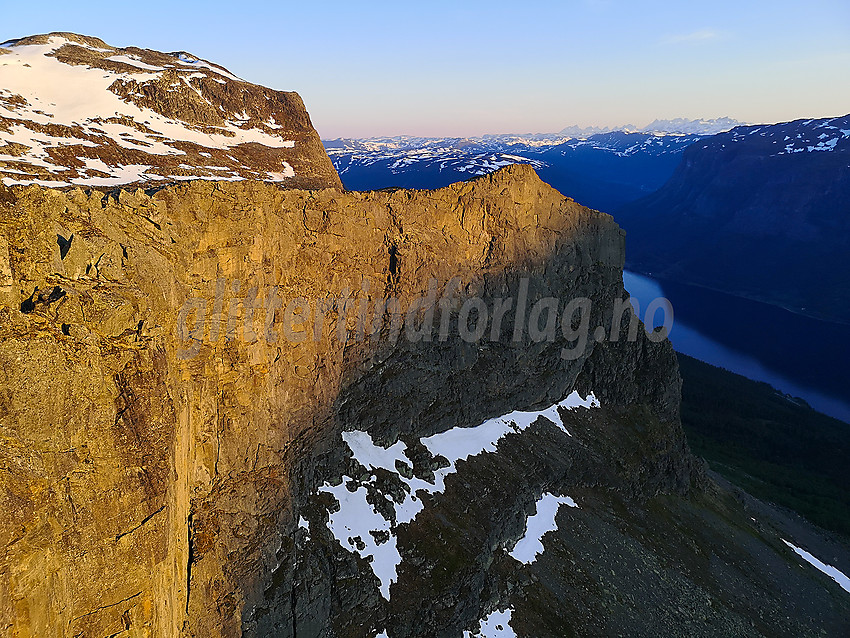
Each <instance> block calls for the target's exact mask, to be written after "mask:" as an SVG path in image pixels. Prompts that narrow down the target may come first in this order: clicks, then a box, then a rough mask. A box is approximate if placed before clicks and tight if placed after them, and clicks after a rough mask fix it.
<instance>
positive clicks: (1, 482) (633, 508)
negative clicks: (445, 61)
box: [0, 166, 848, 638]
mask: <svg viewBox="0 0 850 638" xmlns="http://www.w3.org/2000/svg"><path fill="white" fill-rule="evenodd" d="M623 257H624V235H623V233H622V231H620V229H619V228H618V227H617V225H616V224H615V223H614V222H613V220H612V219H611V217H609V216H607V215H604V214H602V213H598V212H596V211H592V210H589V209H586V208H584V207H582V206H580V205H578V204H576V203H575V202H573V201H572V200H569V199H567V198H564V197H563V196H562V195H561V194H560V193H558V192H557V191H555V190H553V189H552V188H550V187H548V186H547V185H546V184H544V183H543V182H541V181H540V180H539V179H538V178H537V176H536V175H535V174H534V172H533V170H532V169H531V168H529V167H525V166H513V167H508V168H505V169H502V170H500V171H498V172H496V173H494V174H492V175H488V176H485V177H481V178H479V179H477V180H474V181H471V182H465V183H460V184H455V185H452V186H450V187H448V188H444V189H441V190H436V191H404V190H388V191H377V192H369V193H353V192H344V191H341V190H338V189H325V190H314V191H306V190H295V189H292V190H282V189H279V188H277V187H276V186H274V185H270V184H264V183H258V182H244V183H206V182H195V183H191V184H185V185H178V186H172V187H168V188H163V189H161V190H151V191H143V190H135V191H126V190H122V191H112V192H100V191H96V190H90V191H83V190H79V189H77V190H72V191H69V192H60V191H56V190H51V189H45V188H41V187H38V186H29V187H15V188H13V189H11V190H10V189H6V188H0V286H1V287H0V317H2V321H0V371H2V372H0V375H2V377H1V378H0V437H2V442H3V444H2V446H0V511H2V514H3V515H2V517H0V548H2V553H0V634H2V635H10V636H40V637H41V636H56V637H59V636H63V637H64V636H92V637H94V636H98V637H99V636H199V637H200V636H203V637H205V638H206V637H210V636H239V635H247V636H270V635H276V636H296V635H297V636H368V637H369V638H372V637H373V636H376V635H378V634H380V633H381V632H383V633H384V635H388V636H423V635H429V636H431V635H433V636H460V635H461V634H462V632H463V631H475V630H476V629H477V628H478V626H479V621H480V620H481V619H483V618H485V616H487V615H488V614H491V613H492V612H494V611H498V610H505V609H507V608H511V609H512V610H513V616H512V619H511V627H513V628H514V630H515V631H516V632H517V633H518V635H521V636H562V635H573V633H576V634H581V635H589V634H610V633H612V632H616V631H619V632H621V633H628V631H629V627H630V626H639V627H642V628H643V629H644V630H645V631H646V632H649V633H659V632H661V633H664V634H665V635H709V634H710V633H713V632H714V631H715V630H714V629H712V627H721V628H723V629H726V630H728V631H729V632H732V633H734V632H738V633H741V634H743V633H748V634H753V635H755V634H758V633H762V634H765V635H809V634H810V633H814V632H815V631H816V630H817V629H820V628H827V629H835V628H836V627H840V623H841V619H842V618H846V617H847V610H848V604H847V601H846V600H842V599H840V598H838V597H835V596H833V594H832V590H830V588H829V587H830V586H829V585H828V584H827V585H824V584H823V583H822V582H820V581H816V580H813V576H812V575H811V574H807V573H805V574H804V573H798V572H799V567H797V563H796V562H795V560H794V555H793V554H792V553H791V552H790V550H788V549H787V548H786V547H785V546H783V545H782V544H781V543H780V541H779V540H778V538H777V536H776V534H775V533H773V532H771V531H770V530H767V531H765V530H763V529H761V530H760V529H759V528H757V527H755V526H754V525H751V524H750V522H749V520H748V517H746V516H744V515H743V511H742V510H741V507H740V505H739V504H736V503H735V502H734V501H733V500H732V499H730V498H728V497H727V496H726V495H725V493H723V492H722V491H717V490H715V488H713V487H711V484H710V482H707V480H706V479H705V478H704V477H703V475H702V472H701V470H700V468H699V465H698V464H696V463H695V461H694V460H693V458H692V457H691V455H690V454H689V452H688V450H687V445H686V443H685V441H684V436H683V434H682V431H681V428H680V426H679V421H678V401H679V378H678V372H677V367H676V361H675V356H674V354H673V351H672V349H671V347H670V345H669V343H668V342H666V341H660V342H659V341H658V339H657V338H655V337H653V338H650V337H649V336H648V335H646V333H645V332H644V331H643V330H642V329H640V330H637V331H636V332H634V333H633V338H632V339H629V338H628V335H627V332H628V327H629V325H630V322H629V321H626V322H625V323H624V324H623V325H622V326H621V331H620V332H621V333H622V335H621V336H622V338H620V339H618V340H617V341H613V340H612V339H611V336H612V334H613V330H612V321H613V317H612V313H611V308H613V307H614V305H615V304H616V302H617V301H622V300H623V299H624V298H625V293H624V291H623V287H622V264H623ZM454 278H456V279H454ZM523 290H525V291H527V301H526V303H525V311H524V312H522V313H520V314H519V315H517V314H516V312H515V310H516V307H517V306H519V305H520V304H519V300H520V298H521V297H522V296H523V294H524V293H523ZM550 297H551V298H554V299H555V300H556V302H557V304H558V307H559V308H563V306H564V304H565V302H567V301H569V300H572V299H575V298H586V299H587V300H588V302H589V304H588V310H587V311H586V313H585V314H584V315H582V314H581V313H578V314H576V315H574V316H569V318H568V320H567V321H566V322H565V323H563V324H562V325H560V326H559V327H558V330H556V331H553V332H552V333H551V338H550V336H549V335H550V333H549V332H547V329H546V327H545V326H544V325H543V324H544V323H547V322H546V321H544V320H545V319H546V316H545V315H543V314H542V313H539V314H538V316H537V319H538V320H539V321H537V322H536V325H535V323H534V322H531V323H530V324H529V323H528V322H526V321H525V317H527V315H528V314H529V313H530V311H531V309H532V308H534V307H543V306H545V303H544V304H543V305H538V302H539V301H540V300H543V299H546V298H550ZM471 298H476V299H480V300H481V302H482V303H483V304H484V306H485V307H486V308H488V309H489V310H492V309H493V308H494V307H495V304H496V303H497V301H498V300H500V299H501V300H505V299H508V298H510V299H512V300H513V303H514V304H516V306H514V312H513V313H511V312H505V313H504V316H503V319H504V324H503V325H502V327H501V330H498V331H496V332H495V333H494V332H492V330H493V329H492V326H493V324H494V322H495V314H494V313H491V314H490V321H489V322H488V323H487V324H486V327H487V330H486V331H485V332H484V333H483V334H482V336H481V338H470V333H471V332H474V331H475V329H476V328H477V323H476V325H475V326H473V323H475V322H474V321H473V317H474V315H472V316H471V315H470V314H469V312H466V314H464V310H463V308H464V303H465V301H466V300H468V299H471ZM299 299H300V300H299ZM390 299H395V300H397V302H398V307H399V308H402V309H408V308H411V307H413V308H414V309H415V310H414V311H411V312H409V313H408V312H404V313H402V314H400V315H396V314H394V313H393V312H392V309H393V308H394V307H395V306H394V305H393V303H387V301H388V300H390ZM417 300H420V301H417ZM421 300H424V301H421ZM441 300H442V301H443V302H444V303H441ZM414 302H416V303H418V304H419V305H418V306H414ZM364 307H365V308H366V309H367V313H366V315H362V314H361V309H362V308H364ZM376 307H377V308H378V311H377V312H375V311H374V309H375V308H376ZM478 308H479V309H478V311H477V312H481V310H480V306H478ZM307 310H309V314H308V313H307ZM429 310H431V311H433V317H432V319H433V322H431V323H429V322H428V319H429ZM319 315H321V318H319ZM364 316H366V317H367V318H368V321H367V322H366V324H364V323H363V322H362V321H361V318H362V317H364ZM585 316H586V318H587V326H589V328H590V331H591V334H596V333H595V328H597V327H599V328H602V329H603V330H604V331H605V333H606V335H607V337H608V338H607V339H606V340H603V341H597V340H596V339H593V338H590V339H588V340H586V341H583V340H581V339H572V340H570V339H568V337H571V336H574V335H573V333H572V329H573V328H574V327H575V326H574V325H573V324H574V323H575V322H574V321H573V319H579V318H581V317H585ZM374 317H378V318H379V319H383V321H382V322H381V321H379V322H378V326H377V329H375V330H374V331H373V330H372V329H371V327H372V325H373V324H372V321H371V320H372V319H373V318H374ZM393 317H397V318H398V322H397V323H395V322H394V320H393ZM517 317H521V318H522V320H518V319H517ZM444 321H445V325H446V326H447V329H446V330H445V331H444V332H441V330H442V328H443V322H444ZM562 327H565V328H567V330H562V329H561V328H562ZM517 330H518V331H519V333H518V336H519V338H518V339H514V333H515V331H517ZM372 332H374V334H373V335H372V336H371V337H369V335H370V333H372ZM565 333H566V336H565ZM575 334H576V335H577V334H580V332H576V333H575ZM617 334H620V333H619V332H618V333H617ZM443 335H445V336H443ZM573 393H575V394H573ZM591 395H593V397H595V398H594V399H593V400H590V399H589V397H590V396H591ZM568 396H570V397H579V398H580V399H581V400H580V401H579V403H574V404H571V403H569V402H562V399H564V398H565V397H568ZM585 399H587V400H585ZM571 400H572V399H571ZM559 402H561V406H562V407H561V408H559V409H554V408H553V409H549V410H548V411H544V412H543V413H541V416H540V418H537V416H536V415H534V416H532V417H531V418H530V420H529V422H528V423H526V424H525V426H524V427H523V428H521V427H519V426H518V425H516V424H515V423H514V422H515V421H516V420H517V419H518V417H513V421H512V420H511V419H506V420H504V421H503V423H504V424H505V425H504V427H505V428H506V429H505V430H504V432H503V433H502V434H500V435H499V437H497V439H495V440H492V441H490V443H486V444H485V445H484V448H483V449H485V450H490V451H489V452H485V453H483V454H477V453H474V451H473V452H470V453H469V455H468V456H467V457H464V456H463V455H462V454H460V452H458V454H457V455H456V458H448V457H449V456H452V455H453V454H454V450H448V451H445V452H444V453H442V454H441V453H434V452H433V450H435V449H436V447H435V443H434V442H435V441H436V440H437V439H434V438H433V437H434V436H439V435H440V434H441V433H444V432H448V433H451V432H454V433H455V434H457V432H458V431H459V430H462V432H461V433H460V434H461V439H459V440H462V439H464V435H467V434H470V435H471V434H472V433H474V432H480V430H479V429H477V428H471V427H469V426H477V425H479V424H481V423H483V422H488V421H487V420H488V419H492V418H493V417H498V416H499V415H503V414H506V413H509V412H511V411H512V410H540V409H543V408H549V406H551V405H553V404H558V403H559ZM579 405H585V406H599V407H576V406H579ZM520 420H521V419H520ZM499 423H502V422H499ZM511 423H514V425H511ZM500 427H501V426H500ZM464 428H467V429H464ZM352 437H353V438H352ZM429 437H430V438H429ZM467 438H468V437H467ZM368 441H371V443H369V442H368ZM358 442H359V443H358ZM370 445H371V446H372V447H369V446H370ZM364 446H365V447H364ZM402 448H403V450H404V451H403V453H402V452H400V451H399V450H401V449H402ZM364 450H366V451H370V450H371V451H370V452H369V453H370V454H372V457H370V458H372V460H371V461H369V460H367V459H366V456H368V455H366V456H364ZM387 455H396V457H397V458H396V459H395V461H394V462H393V463H384V462H383V461H381V460H376V459H381V458H384V457H386V456H387ZM384 465H386V466H387V467H384ZM411 486H414V487H415V488H416V489H411ZM712 490H715V491H712ZM544 493H558V494H564V495H569V496H571V497H573V498H575V499H576V502H577V503H578V508H570V512H569V513H565V512H561V513H559V514H558V520H560V521H561V522H566V523H568V524H567V525H566V527H565V526H563V525H562V526H560V527H559V529H558V530H556V532H555V533H554V535H550V536H547V537H546V540H545V543H544V546H545V551H544V552H543V554H542V555H541V556H540V558H539V559H538V560H537V561H535V562H533V563H531V564H525V563H522V562H519V561H517V560H516V559H514V558H513V557H511V556H510V555H509V553H508V552H509V550H511V548H512V547H514V545H515V544H516V543H517V540H518V539H519V538H520V537H522V536H523V534H524V528H525V525H526V520H527V518H528V517H529V516H530V515H531V514H532V513H533V512H534V508H535V505H534V504H535V502H536V501H537V500H538V499H539V498H540V497H541V495H542V494H544ZM360 497H363V498H364V499H365V500H363V501H362V503H363V504H366V505H364V506H365V507H366V513H367V514H368V517H371V518H370V520H372V519H374V521H375V525H374V526H373V527H374V528H370V529H369V531H368V533H366V532H364V533H363V534H362V535H361V534H358V533H357V532H354V531H352V532H350V535H349V537H348V538H346V534H345V533H342V534H340V530H344V525H345V522H344V518H343V517H344V516H346V515H348V514H349V513H350V508H351V507H355V506H356V505H357V503H356V502H355V499H356V498H360ZM562 509H564V508H562ZM356 520H360V519H356ZM349 523H351V521H349ZM668 524H669V525H671V526H672V527H669V528H668V527H665V526H666V525H668ZM367 526H368V524H367ZM673 529H675V530H676V531H675V532H672V531H670V530H673ZM742 530H744V531H742ZM364 536H366V538H364ZM582 539H583V540H582ZM748 539H749V540H748ZM390 550H393V551H390ZM369 552H371V553H369ZM393 552H396V553H393ZM670 552H673V554H671V553H670ZM388 556H389V557H390V559H392V560H390V561H389V562H387V557H388ZM393 556H395V558H393ZM756 564H757V565H759V567H758V569H749V568H748V565H749V566H751V565H756ZM609 572H610V573H609ZM754 572H757V574H754ZM759 574H760V575H759ZM730 582H733V583H734V585H729V583H730ZM780 582H784V584H783V585H782V588H780V587H779V585H778V584H777V583H780ZM783 588H784V589H783ZM783 591H793V594H794V596H792V598H793V600H792V601H790V602H789V601H788V600H786V595H785V594H783V593H782V592H783ZM670 605H673V606H674V610H673V611H671V610H670ZM813 609H818V610H819V611H818V613H819V614H820V617H819V619H818V621H817V622H816V623H814V624H813V625H812V626H811V627H810V626H809V625H808V624H807V623H808V622H809V621H808V618H809V617H808V616H807V615H806V614H809V613H811V611H812V610H813ZM754 618H758V623H759V624H757V625H752V624H751V623H752V622H754V621H753V619H754Z"/></svg>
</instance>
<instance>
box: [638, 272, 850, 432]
mask: <svg viewBox="0 0 850 638" xmlns="http://www.w3.org/2000/svg"><path fill="white" fill-rule="evenodd" d="M623 282H624V283H625V286H626V290H627V291H628V292H629V294H631V295H632V297H634V298H636V299H637V300H638V302H639V303H640V316H641V318H644V315H643V311H644V309H645V308H646V307H647V305H648V304H649V302H650V301H652V300H653V299H655V298H656V297H666V298H667V299H668V300H670V303H671V304H672V306H673V310H674V322H673V328H672V330H671V331H670V341H672V342H673V347H674V348H675V349H676V351H678V352H682V353H684V354H687V355H690V356H692V357H694V358H696V359H700V360H702V361H705V362H707V363H710V364H712V365H715V366H719V367H721V368H726V369H727V370H730V371H732V372H736V373H738V374H741V375H743V376H745V377H749V378H750V379H755V380H757V381H765V382H766V383H769V384H770V385H772V386H773V387H775V388H776V389H778V390H781V391H782V392H784V393H786V394H790V395H793V396H797V397H801V398H803V399H805V400H806V401H807V402H808V403H809V405H811V406H812V407H813V408H815V409H816V410H819V411H820V412H823V413H825V414H828V415H830V416H833V417H835V418H838V419H841V420H843V421H846V422H848V423H850V326H848V325H842V324H835V323H830V322H827V321H820V320H818V319H812V318H809V317H804V316H802V315H797V314H794V313H792V312H789V311H787V310H784V309H783V308H779V307H777V306H771V305H769V304H764V303H760V302H757V301H750V300H748V299H742V298H740V297H734V296H732V295H726V294H724V293H720V292H715V291H713V290H708V289H705V288H699V287H697V286H688V285H684V284H675V283H670V282H667V281H662V280H657V279H653V278H651V277H646V276H644V275H638V274H636V273H632V272H629V271H625V272H624V273H623ZM662 314H663V313H662V312H660V311H659V312H658V313H656V317H655V321H654V322H653V326H657V325H660V324H661V321H662V319H663V316H662Z"/></svg>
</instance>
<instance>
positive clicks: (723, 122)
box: [640, 117, 744, 135]
mask: <svg viewBox="0 0 850 638" xmlns="http://www.w3.org/2000/svg"><path fill="white" fill-rule="evenodd" d="M743 124H744V122H739V121H738V120H734V119H732V118H731V117H718V118H716V119H713V120H704V119H699V120H689V119H686V118H682V117H677V118H675V119H672V120H654V121H653V122H652V123H651V124H648V125H647V126H644V127H643V128H642V129H640V130H641V132H643V133H653V134H660V133H667V134H671V135H716V134H717V133H725V132H726V131H730V130H732V129H733V128H735V127H736V126H741V125H743Z"/></svg>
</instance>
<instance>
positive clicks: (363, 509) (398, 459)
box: [319, 392, 600, 600]
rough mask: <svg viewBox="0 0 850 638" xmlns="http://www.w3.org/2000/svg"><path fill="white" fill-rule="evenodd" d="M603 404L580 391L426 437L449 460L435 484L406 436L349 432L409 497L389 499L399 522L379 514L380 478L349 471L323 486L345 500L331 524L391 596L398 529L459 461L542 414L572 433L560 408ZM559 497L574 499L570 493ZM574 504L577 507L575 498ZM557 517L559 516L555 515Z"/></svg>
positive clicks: (348, 438) (352, 444)
mask: <svg viewBox="0 0 850 638" xmlns="http://www.w3.org/2000/svg"><path fill="white" fill-rule="evenodd" d="M599 406H600V403H599V400H598V399H597V398H596V396H595V395H594V394H593V393H591V394H589V395H588V396H587V397H585V398H582V397H581V395H579V393H578V392H572V393H571V394H570V395H569V396H567V398H565V399H564V400H563V401H561V402H559V403H556V404H554V405H552V406H550V407H548V408H546V409H544V410H538V411H534V412H523V411H514V412H509V413H508V414H505V415H503V416H500V417H496V418H494V419H488V420H487V421H485V422H484V423H481V424H480V425H478V426H475V427H469V428H464V427H455V428H452V429H451V430H447V431H446V432H442V433H440V434H435V435H433V436H430V437H423V438H421V439H420V442H421V443H422V444H423V445H424V446H425V447H426V448H427V449H428V451H429V452H430V453H431V454H432V455H433V456H442V457H444V458H445V459H446V460H447V461H448V465H447V466H446V467H442V468H439V469H437V470H435V471H434V482H433V483H430V482H428V481H426V480H424V479H420V478H417V477H415V476H412V467H413V463H412V461H411V460H410V459H409V458H408V456H407V445H406V444H405V443H404V442H403V441H397V442H396V443H394V444H392V445H391V446H390V447H388V448H384V447H381V446H379V445H376V444H375V442H374V440H373V439H372V436H371V435H370V434H369V433H368V432H363V431H357V430H355V431H349V432H343V433H342V439H343V441H344V442H345V444H346V445H347V446H348V448H349V449H350V450H351V453H352V455H353V456H354V458H355V459H356V460H357V462H358V463H360V464H361V465H362V466H363V467H365V468H367V469H368V470H370V471H373V470H377V469H382V470H385V471H387V472H391V473H393V474H395V476H396V478H397V479H398V480H399V481H401V482H402V484H403V485H404V487H405V496H404V498H403V499H402V500H401V502H397V501H394V500H392V499H389V498H388V499H387V507H388V508H392V510H393V514H394V517H395V521H394V522H393V521H392V520H388V519H387V518H385V517H384V516H383V515H382V514H381V513H379V512H378V511H377V509H375V508H374V507H373V506H372V505H371V504H370V503H369V502H368V501H367V499H366V496H367V494H368V490H367V487H369V488H374V489H377V486H376V481H375V478H374V477H370V479H369V480H368V481H366V482H365V484H360V485H358V484H357V483H356V482H355V481H353V480H352V478H351V477H349V476H343V477H342V483H340V484H339V485H336V486H333V485H331V484H330V483H325V484H324V485H323V486H322V487H320V488H319V491H320V492H325V493H328V494H331V495H333V496H334V498H336V500H337V502H338V503H339V509H338V510H337V511H335V512H332V513H331V514H330V515H329V517H328V528H329V529H330V531H331V533H332V534H333V536H334V538H336V540H337V541H338V542H339V543H340V545H341V546H342V547H344V548H345V549H347V550H348V551H351V552H354V553H357V554H359V555H360V556H361V557H363V558H365V559H366V560H369V561H370V563H371V566H372V571H373V572H374V573H375V576H377V577H378V580H379V581H380V583H381V585H380V591H381V594H382V595H383V596H384V598H386V599H387V600H389V598H390V593H389V590H390V585H391V584H392V583H393V582H395V581H396V578H397V572H396V568H397V566H398V564H399V563H400V562H401V555H400V554H399V552H398V547H397V544H396V535H395V530H396V528H397V527H398V526H399V525H403V524H405V523H410V522H411V521H413V520H414V519H415V518H416V516H417V515H418V514H419V512H421V511H422V510H423V509H424V507H425V505H424V503H423V501H422V498H423V496H424V495H428V494H436V493H441V492H443V491H444V490H445V481H446V477H447V476H448V475H450V474H452V473H454V472H456V471H457V463H458V462H459V461H461V460H466V459H468V458H469V457H470V456H476V455H478V454H482V453H485V452H495V451H496V449H497V447H498V444H499V441H500V440H501V439H502V438H503V437H504V436H506V435H507V434H510V433H514V432H521V431H523V430H525V429H526V428H528V427H529V426H531V425H532V424H533V423H534V422H536V421H537V419H538V418H540V417H544V418H546V419H548V420H550V421H552V422H553V423H555V425H556V426H557V427H558V428H560V429H561V430H563V431H564V432H565V433H566V434H567V435H569V432H568V431H567V429H566V427H564V424H563V423H562V421H561V417H560V414H559V413H558V409H559V408H561V409H565V410H575V409H576V408H579V407H582V408H598V407H599ZM401 466H406V467H407V468H408V470H409V471H406V472H405V473H404V474H402V473H401V472H400V471H399V470H400V467H401ZM405 474H407V476H405ZM349 486H351V489H349ZM385 498H386V497H385ZM557 498H560V499H568V500H569V502H572V499H569V497H557ZM561 502H564V503H567V504H569V503H568V502H567V500H561V501H558V503H557V504H560V503H561ZM572 506H575V503H574V502H572ZM543 507H548V505H544V506H543ZM552 516H553V518H554V514H552ZM391 518H392V517H391ZM534 525H537V524H536V523H535V524H534ZM535 529H536V527H535ZM543 533H545V532H543ZM541 535H542V533H541ZM387 536H388V540H382V542H380V543H379V542H378V540H377V539H378V538H381V539H385V538H386V537H387Z"/></svg>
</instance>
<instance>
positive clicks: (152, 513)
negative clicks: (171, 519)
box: [115, 505, 165, 541]
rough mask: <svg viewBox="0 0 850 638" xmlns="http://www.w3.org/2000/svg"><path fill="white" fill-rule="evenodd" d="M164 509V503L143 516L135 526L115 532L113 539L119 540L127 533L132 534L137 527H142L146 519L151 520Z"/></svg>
mask: <svg viewBox="0 0 850 638" xmlns="http://www.w3.org/2000/svg"><path fill="white" fill-rule="evenodd" d="M164 509H165V505H163V506H162V507H160V508H159V509H158V510H156V511H155V512H151V513H150V514H148V515H147V516H145V517H144V518H143V519H142V521H141V523H139V524H138V525H136V526H135V527H133V528H131V529H128V530H127V531H126V532H121V533H120V534H116V535H115V540H116V541H117V540H120V539H122V538H124V537H125V536H127V535H128V534H132V533H133V532H135V531H136V530H137V529H139V528H140V527H142V526H143V525H144V524H145V523H147V522H148V521H150V520H151V519H152V518H153V517H154V516H156V515H157V514H159V513H160V512H161V511H163V510H164Z"/></svg>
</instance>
